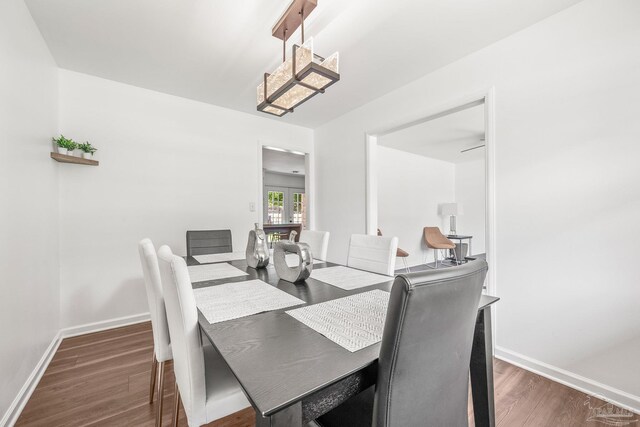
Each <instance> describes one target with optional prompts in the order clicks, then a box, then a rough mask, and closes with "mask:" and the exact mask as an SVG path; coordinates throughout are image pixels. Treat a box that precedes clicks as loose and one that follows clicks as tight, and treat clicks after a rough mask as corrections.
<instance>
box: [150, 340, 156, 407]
mask: <svg viewBox="0 0 640 427" xmlns="http://www.w3.org/2000/svg"><path fill="white" fill-rule="evenodd" d="M157 375H158V361H157V360H156V352H155V351H154V352H153V357H152V359H151V380H150V381H149V382H150V383H151V384H150V385H149V404H152V403H153V392H154V391H155V389H156V377H157Z"/></svg>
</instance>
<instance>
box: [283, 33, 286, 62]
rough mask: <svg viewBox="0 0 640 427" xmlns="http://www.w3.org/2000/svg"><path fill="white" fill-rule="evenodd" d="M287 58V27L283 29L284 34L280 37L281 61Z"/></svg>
mask: <svg viewBox="0 0 640 427" xmlns="http://www.w3.org/2000/svg"><path fill="white" fill-rule="evenodd" d="M286 60H287V29H286V28H285V29H284V36H283V37H282V62H284V61H286Z"/></svg>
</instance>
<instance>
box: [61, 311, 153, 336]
mask: <svg viewBox="0 0 640 427" xmlns="http://www.w3.org/2000/svg"><path fill="white" fill-rule="evenodd" d="M150 319H151V317H150V316H149V313H140V314H134V315H131V316H125V317H118V318H116V319H109V320H103V321H101V322H94V323H87V324H85V325H79V326H71V327H69V328H63V329H61V330H60V336H61V338H70V337H75V336H78V335H84V334H90V333H92V332H100V331H105V330H107V329H113V328H119V327H121V326H128V325H134V324H136V323H142V322H148V321H149V320H150Z"/></svg>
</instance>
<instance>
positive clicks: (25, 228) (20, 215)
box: [0, 0, 61, 425]
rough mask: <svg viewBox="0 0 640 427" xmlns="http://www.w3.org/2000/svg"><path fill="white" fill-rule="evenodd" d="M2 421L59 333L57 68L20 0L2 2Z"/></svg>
mask: <svg viewBox="0 0 640 427" xmlns="http://www.w3.org/2000/svg"><path fill="white" fill-rule="evenodd" d="M0 64H1V65H0V271H1V272H2V285H1V286H2V293H3V295H2V298H1V299H0V331H1V332H0V336H1V337H2V338H1V342H2V344H0V378H2V380H1V383H2V385H1V386H0V424H2V425H4V421H6V420H3V419H2V418H3V414H6V415H7V416H8V415H9V414H8V412H7V410H8V409H9V408H10V405H11V404H12V402H13V401H14V399H15V398H16V396H17V395H18V393H19V391H20V389H21V388H22V387H23V385H25V382H26V381H27V379H28V377H29V375H30V374H31V373H32V371H33V370H34V368H35V367H36V364H37V363H38V361H39V360H40V358H41V357H42V356H43V354H44V353H45V350H46V349H47V347H48V346H49V344H51V342H52V339H53V338H54V337H55V335H56V334H57V332H58V316H59V299H58V298H59V295H58V182H57V179H58V168H60V166H61V165H59V164H58V163H56V162H55V161H53V160H51V159H50V158H49V152H50V151H51V147H52V145H51V137H53V136H55V133H56V131H57V125H56V121H57V81H56V68H55V64H54V62H53V59H52V58H51V55H50V54H49V51H48V49H47V47H46V45H45V43H44V41H43V40H42V37H41V36H40V32H39V31H38V29H37V28H36V26H35V24H34V23H33V21H32V19H31V16H30V15H29V11H28V10H27V8H26V6H25V4H24V2H23V1H22V0H4V1H2V2H0Z"/></svg>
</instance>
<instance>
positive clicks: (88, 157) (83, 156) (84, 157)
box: [82, 151, 93, 159]
mask: <svg viewBox="0 0 640 427" xmlns="http://www.w3.org/2000/svg"><path fill="white" fill-rule="evenodd" d="M82 158H83V159H92V158H93V153H85V152H84V151H83V152H82Z"/></svg>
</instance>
